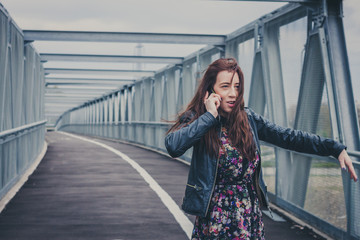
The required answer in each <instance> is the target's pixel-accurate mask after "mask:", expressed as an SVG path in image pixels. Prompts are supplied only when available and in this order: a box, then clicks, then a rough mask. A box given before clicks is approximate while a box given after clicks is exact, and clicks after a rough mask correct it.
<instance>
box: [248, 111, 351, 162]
mask: <svg viewBox="0 0 360 240" xmlns="http://www.w3.org/2000/svg"><path fill="white" fill-rule="evenodd" d="M250 111H251V115H252V117H253V119H254V121H255V124H256V127H257V133H258V136H259V139H260V140H263V141H265V142H268V143H271V144H273V145H276V146H278V147H281V148H285V149H289V150H293V151H297V152H303V153H309V154H316V155H320V156H330V155H331V156H333V157H335V158H338V157H339V155H340V153H341V152H342V151H343V150H344V149H346V146H345V145H343V144H341V143H339V142H337V141H335V140H333V139H329V138H323V137H320V136H318V135H315V134H311V133H308V132H304V131H300V130H294V129H291V128H284V127H281V126H279V125H276V124H274V123H272V122H270V121H269V120H267V119H265V118H264V117H262V116H260V115H258V114H256V113H255V112H254V111H252V110H250Z"/></svg>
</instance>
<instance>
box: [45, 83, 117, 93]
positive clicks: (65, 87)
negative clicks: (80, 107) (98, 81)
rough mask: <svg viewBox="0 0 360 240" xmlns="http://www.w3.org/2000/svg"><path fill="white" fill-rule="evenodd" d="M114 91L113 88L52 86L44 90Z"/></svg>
mask: <svg viewBox="0 0 360 240" xmlns="http://www.w3.org/2000/svg"><path fill="white" fill-rule="evenodd" d="M113 89H116V88H114V87H106V86H103V87H99V86H91V85H90V86H54V87H46V88H45V90H65V91H66V90H89V91H97V92H103V91H108V90H113Z"/></svg>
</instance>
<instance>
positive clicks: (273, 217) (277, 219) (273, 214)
mask: <svg viewBox="0 0 360 240" xmlns="http://www.w3.org/2000/svg"><path fill="white" fill-rule="evenodd" d="M262 212H263V213H264V214H265V215H266V216H268V217H269V218H270V219H271V220H273V221H274V222H286V221H285V219H284V218H282V217H281V216H280V215H278V214H276V212H271V214H270V212H269V211H268V210H263V211H262Z"/></svg>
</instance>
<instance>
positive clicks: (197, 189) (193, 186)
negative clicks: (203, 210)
mask: <svg viewBox="0 0 360 240" xmlns="http://www.w3.org/2000/svg"><path fill="white" fill-rule="evenodd" d="M186 185H188V186H189V187H192V188H195V189H196V191H200V190H201V189H202V187H199V186H196V185H191V184H188V183H187V184H186Z"/></svg>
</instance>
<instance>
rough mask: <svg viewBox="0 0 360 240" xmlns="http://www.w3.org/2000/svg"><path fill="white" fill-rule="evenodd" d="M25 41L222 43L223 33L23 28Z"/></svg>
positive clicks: (223, 39)
mask: <svg viewBox="0 0 360 240" xmlns="http://www.w3.org/2000/svg"><path fill="white" fill-rule="evenodd" d="M23 32H24V40H25V41H82V42H130V43H169V44H206V45H222V44H224V43H225V38H226V36H225V35H210V34H169V33H132V32H87V31H43V30H24V31H23Z"/></svg>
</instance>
